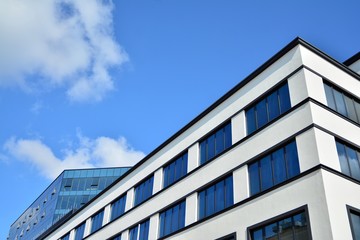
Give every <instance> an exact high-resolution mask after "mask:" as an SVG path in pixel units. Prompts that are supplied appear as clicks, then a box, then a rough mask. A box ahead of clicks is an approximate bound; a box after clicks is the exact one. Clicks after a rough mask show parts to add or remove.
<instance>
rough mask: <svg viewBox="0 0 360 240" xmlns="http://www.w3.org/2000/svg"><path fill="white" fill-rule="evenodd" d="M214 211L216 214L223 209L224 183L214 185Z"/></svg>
mask: <svg viewBox="0 0 360 240" xmlns="http://www.w3.org/2000/svg"><path fill="white" fill-rule="evenodd" d="M215 189H216V193H215V211H216V212H218V211H220V210H222V209H224V208H225V186H224V182H223V181H221V182H218V183H217V184H216V185H215Z"/></svg>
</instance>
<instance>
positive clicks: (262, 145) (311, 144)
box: [39, 38, 360, 240]
mask: <svg viewBox="0 0 360 240" xmlns="http://www.w3.org/2000/svg"><path fill="white" fill-rule="evenodd" d="M359 59H360V56H359V54H357V55H355V56H354V57H353V58H351V59H349V60H348V61H346V62H345V64H342V63H340V62H338V61H336V60H334V59H333V58H331V57H329V56H328V55H326V54H325V53H323V52H322V51H320V50H318V49H317V48H315V47H313V46H312V45H310V44H309V43H307V42H305V41H304V40H302V39H300V38H296V39H295V40H293V41H292V42H291V43H289V44H288V45H287V46H285V48H283V49H282V50H281V51H279V52H278V53H277V54H276V55H275V56H273V57H272V58H270V59H269V60H268V61H267V62H265V63H264V64H263V65H262V66H260V67H259V68H258V69H257V70H256V71H254V72H253V73H251V74H250V75H249V76H248V77H247V78H245V79H243V80H242V81H241V82H240V83H239V84H238V85H237V86H235V87H234V88H233V89H231V90H230V91H229V92H228V93H226V94H225V95H224V96H223V97H221V98H220V99H219V100H217V101H216V102H215V103H214V104H212V105H211V106H210V107H208V108H207V109H206V110H205V111H204V112H202V113H201V114H200V115H199V116H197V117H196V118H195V119H194V120H192V121H191V122H190V123H189V124H187V125H186V126H184V127H183V128H182V129H180V130H179V131H178V132H177V133H175V134H174V135H173V136H172V137H171V138H170V139H168V140H167V141H165V142H164V143H163V144H161V145H160V146H159V147H158V148H156V149H155V150H154V151H153V152H151V153H150V154H149V155H148V156H146V157H145V158H144V159H143V160H142V161H141V162H139V163H138V164H137V165H135V166H134V167H133V168H131V169H130V170H129V171H128V172H126V173H125V174H124V175H123V176H121V177H120V178H119V179H118V180H116V181H115V182H114V184H113V185H112V186H111V187H109V188H107V189H106V191H103V192H102V193H100V194H98V195H97V196H96V197H94V198H93V199H92V200H90V201H89V202H88V203H87V204H85V205H84V206H83V207H81V208H80V209H79V210H77V211H76V212H74V213H72V214H71V216H69V217H68V218H67V219H66V221H64V222H63V223H62V224H60V225H59V226H57V227H56V228H52V229H51V230H49V231H47V232H45V233H44V234H42V235H41V236H40V237H39V239H51V240H55V239H56V240H57V239H61V240H68V239H69V240H79V239H86V240H119V239H121V240H146V239H150V240H154V239H174V240H184V239H185V240H190V239H191V240H204V239H205V240H208V239H210V240H211V239H217V240H219V239H221V240H231V239H232V240H233V239H237V240H250V239H251V240H265V239H266V240H273V239H285V240H288V239H301V240H307V239H312V240H331V239H336V240H350V239H355V240H358V239H360V165H359V160H360V99H359V96H360V75H359V66H360V61H359ZM159 121H161V120H159Z"/></svg>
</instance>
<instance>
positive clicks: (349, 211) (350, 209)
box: [346, 205, 360, 239]
mask: <svg viewBox="0 0 360 240" xmlns="http://www.w3.org/2000/svg"><path fill="white" fill-rule="evenodd" d="M346 211H347V214H348V219H349V224H350V229H351V236H352V238H353V239H355V232H354V225H353V222H352V220H351V215H350V214H355V215H358V216H360V209H358V208H355V207H352V206H350V205H346Z"/></svg>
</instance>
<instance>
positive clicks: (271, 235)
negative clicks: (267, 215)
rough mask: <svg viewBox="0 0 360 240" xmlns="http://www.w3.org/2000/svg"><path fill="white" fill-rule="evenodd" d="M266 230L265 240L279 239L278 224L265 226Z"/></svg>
mask: <svg viewBox="0 0 360 240" xmlns="http://www.w3.org/2000/svg"><path fill="white" fill-rule="evenodd" d="M264 230H265V239H278V238H276V236H277V231H278V226H277V223H273V224H270V225H267V226H265V228H264Z"/></svg>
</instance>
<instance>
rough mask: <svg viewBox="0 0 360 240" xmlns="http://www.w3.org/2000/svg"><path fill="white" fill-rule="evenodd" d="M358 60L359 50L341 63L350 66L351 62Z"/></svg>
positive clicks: (359, 56)
mask: <svg viewBox="0 0 360 240" xmlns="http://www.w3.org/2000/svg"><path fill="white" fill-rule="evenodd" d="M358 60H360V52H358V53H356V54H355V55H353V56H351V57H350V58H349V59H347V60H345V61H344V62H343V64H344V65H345V66H350V65H351V64H353V63H355V62H357V61H358Z"/></svg>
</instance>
